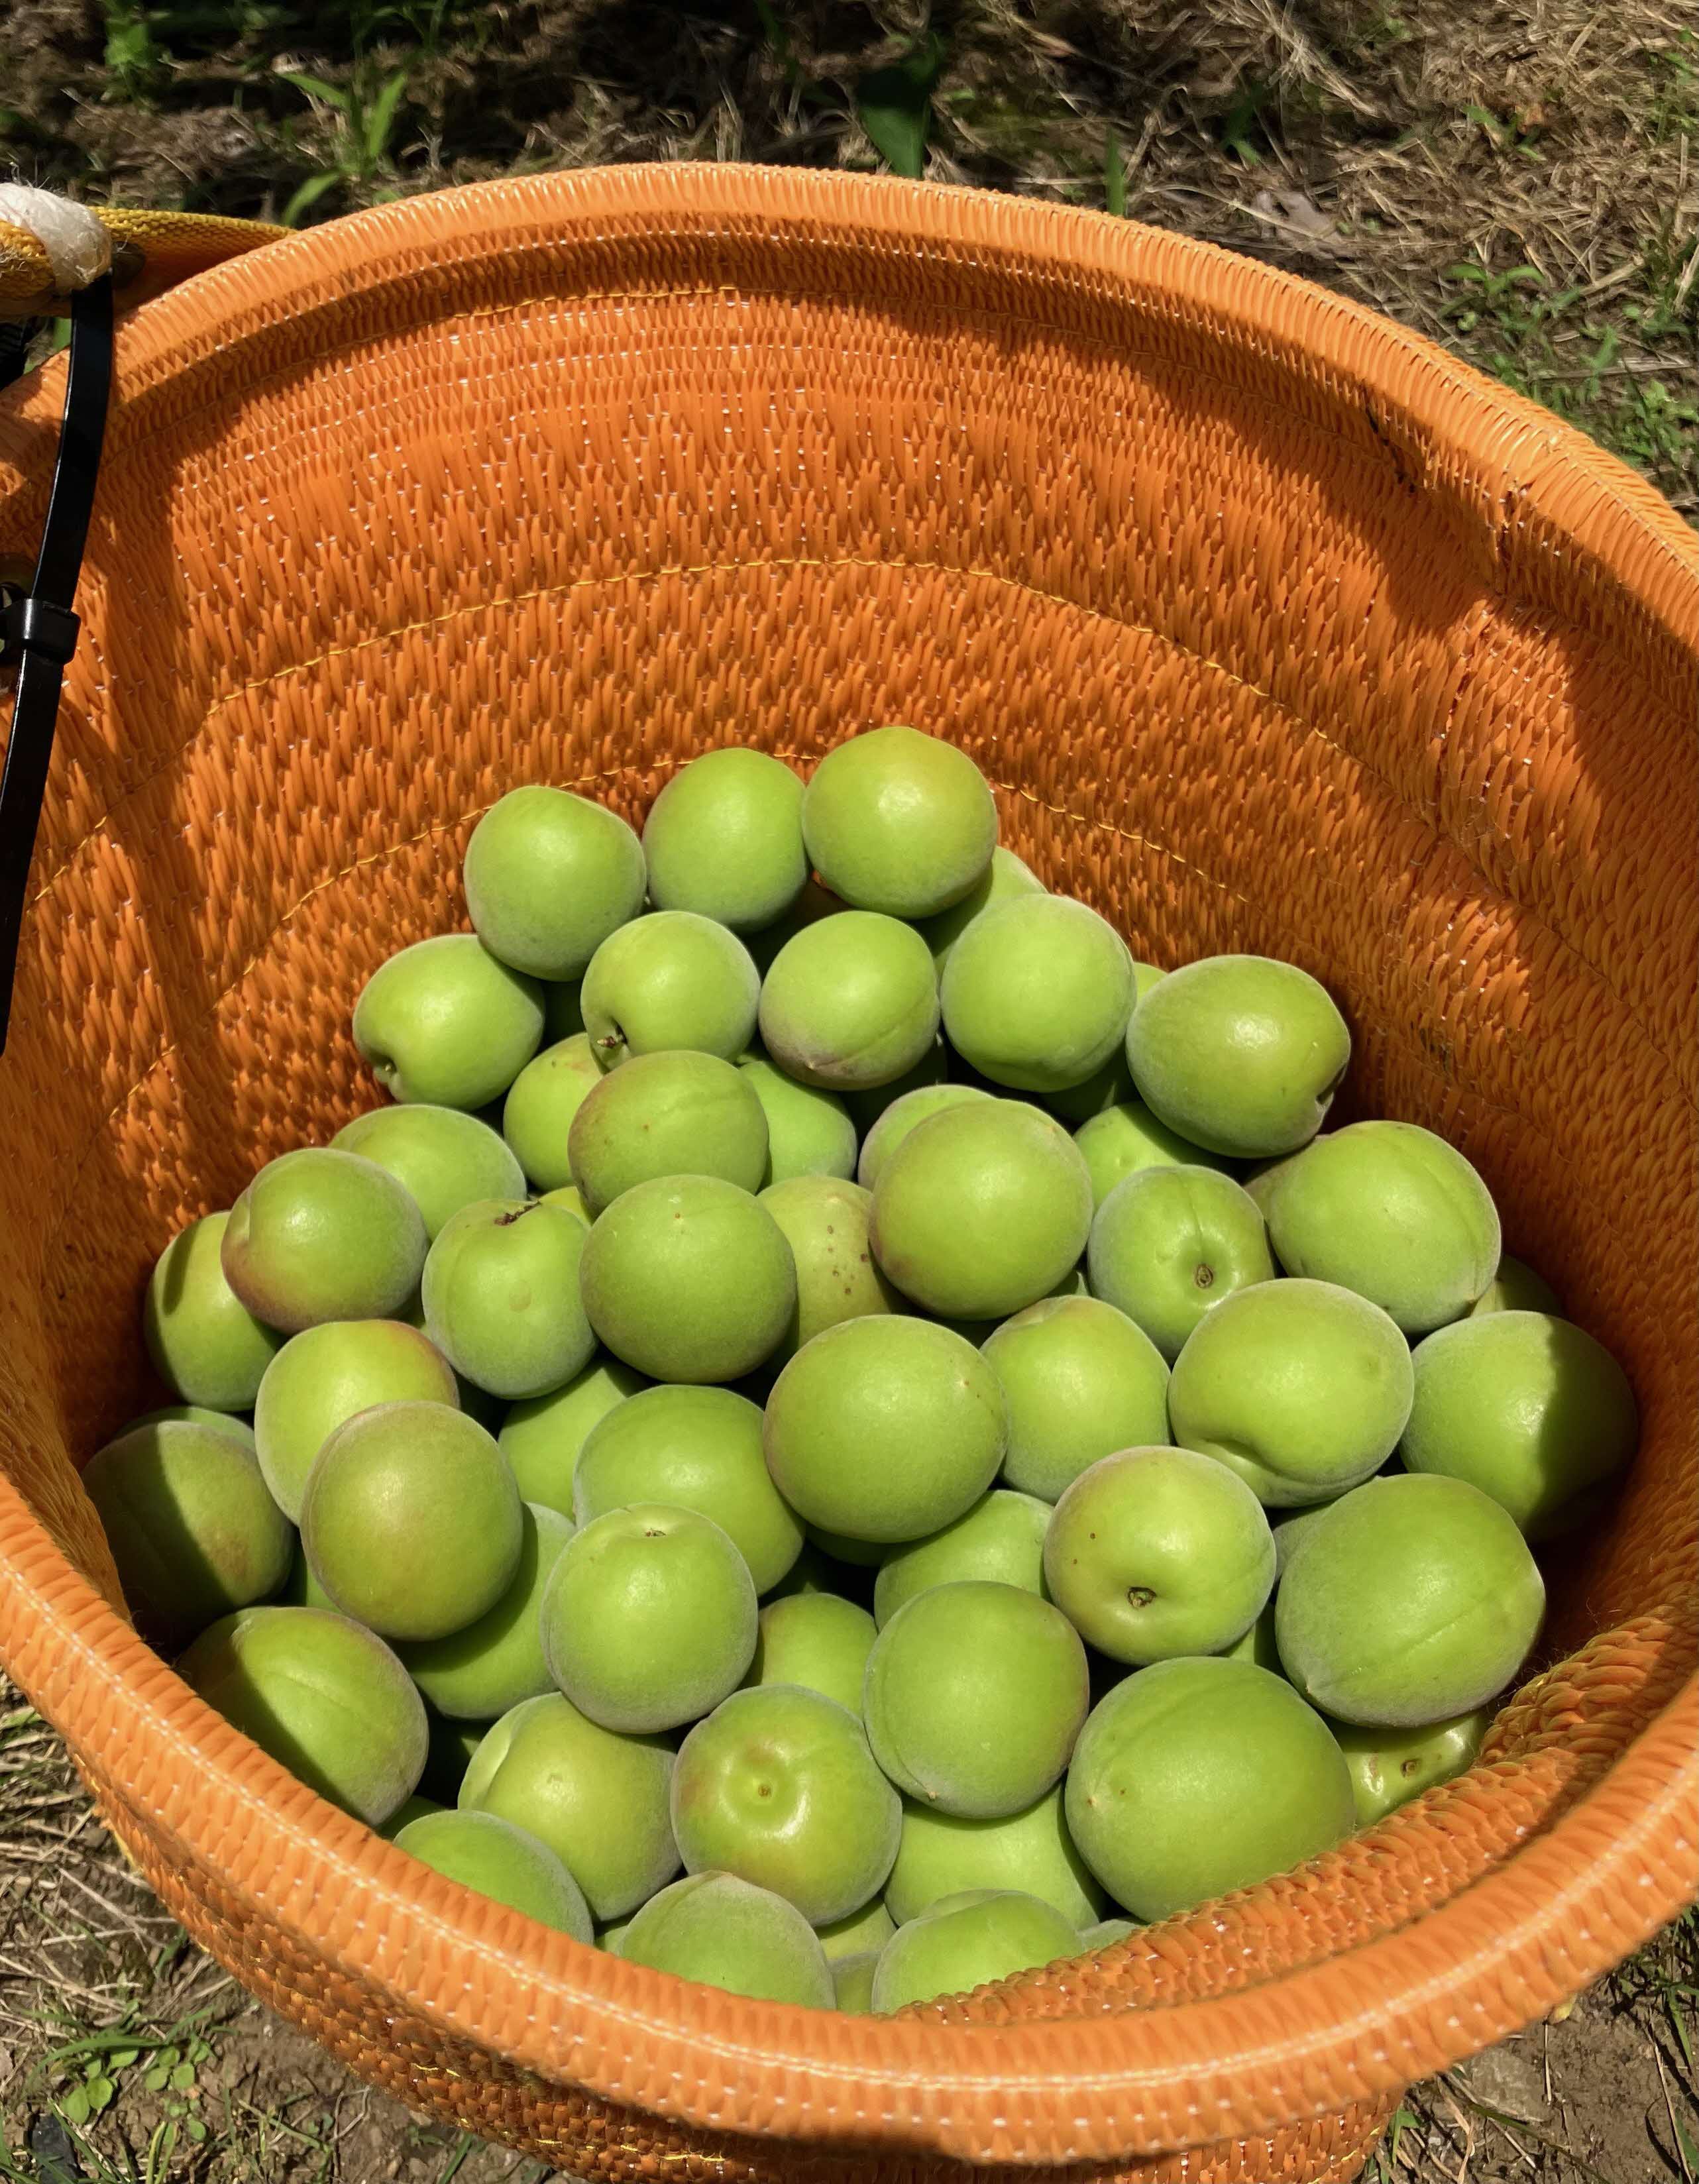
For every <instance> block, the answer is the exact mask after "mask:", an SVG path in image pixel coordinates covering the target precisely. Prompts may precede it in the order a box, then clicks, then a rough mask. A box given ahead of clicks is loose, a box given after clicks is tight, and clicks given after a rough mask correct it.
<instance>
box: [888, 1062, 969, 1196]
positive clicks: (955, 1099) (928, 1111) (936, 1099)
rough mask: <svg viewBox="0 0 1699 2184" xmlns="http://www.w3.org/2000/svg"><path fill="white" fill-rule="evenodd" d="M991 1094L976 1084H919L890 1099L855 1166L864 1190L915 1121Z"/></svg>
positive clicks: (921, 1120)
mask: <svg viewBox="0 0 1699 2184" xmlns="http://www.w3.org/2000/svg"><path fill="white" fill-rule="evenodd" d="M992 1097H993V1095H992V1094H990V1093H989V1092H987V1091H984V1090H983V1089H981V1088H980V1087H979V1086H978V1085H977V1084H917V1085H916V1087H915V1089H913V1091H911V1092H905V1093H904V1094H903V1095H902V1097H901V1098H900V1100H893V1101H892V1102H891V1104H890V1106H888V1107H887V1108H886V1109H885V1111H884V1112H883V1114H882V1115H881V1116H880V1117H879V1118H878V1120H877V1122H876V1123H874V1124H873V1127H872V1129H870V1130H869V1131H868V1133H867V1135H866V1139H865V1140H864V1141H863V1143H862V1146H861V1159H860V1161H859V1162H858V1163H857V1166H856V1169H855V1180H856V1181H857V1182H858V1183H859V1184H861V1188H862V1189H863V1190H872V1188H873V1185H874V1184H876V1183H877V1181H878V1180H879V1173H880V1171H881V1169H882V1168H883V1167H884V1165H885V1162H887V1161H888V1159H889V1158H890V1156H891V1155H892V1154H893V1153H894V1151H896V1149H897V1147H898V1146H899V1145H900V1144H901V1143H902V1141H903V1139H905V1137H907V1135H908V1134H909V1132H910V1131H911V1129H913V1128H914V1127H915V1125H916V1123H923V1122H925V1120H926V1118H927V1116H928V1115H938V1114H941V1113H942V1112H944V1109H945V1108H946V1107H962V1106H968V1105H970V1104H971V1103H972V1101H973V1100H989V1099H990V1098H992Z"/></svg>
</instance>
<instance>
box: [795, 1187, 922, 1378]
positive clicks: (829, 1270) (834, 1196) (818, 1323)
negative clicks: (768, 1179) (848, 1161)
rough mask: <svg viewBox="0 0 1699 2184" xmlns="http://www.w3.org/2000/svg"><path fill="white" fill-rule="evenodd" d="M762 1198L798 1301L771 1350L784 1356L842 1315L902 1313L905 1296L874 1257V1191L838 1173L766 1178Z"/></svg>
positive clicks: (839, 1318) (832, 1324)
mask: <svg viewBox="0 0 1699 2184" xmlns="http://www.w3.org/2000/svg"><path fill="white" fill-rule="evenodd" d="M760 1204H761V1205H762V1206H765V1207H766V1210H767V1212H769V1213H770V1214H772V1217H773V1219H774V1220H775V1221H776V1222H777V1223H778V1225H779V1227H780V1229H782V1230H783V1233H784V1239H785V1241H786V1242H787V1243H788V1245H790V1253H791V1258H792V1261H793V1262H794V1265H795V1268H796V1304H795V1307H794V1310H793V1312H792V1313H791V1317H790V1322H789V1324H788V1326H787V1328H786V1329H785V1331H784V1334H783V1336H782V1337H781V1338H780V1340H779V1343H778V1346H777V1349H776V1350H775V1351H774V1352H773V1356H774V1357H775V1359H776V1360H777V1361H778V1362H781V1363H783V1361H784V1360H785V1359H786V1358H788V1357H794V1356H795V1354H796V1352H797V1351H799V1350H800V1349H801V1347H802V1346H803V1345H804V1343H805V1342H811V1341H813V1340H814V1338H815V1336H816V1334H822V1333H823V1332H824V1330H825V1329H827V1328H828V1327H836V1326H837V1325H838V1323H839V1321H840V1320H845V1319H861V1318H866V1317H867V1316H868V1315H869V1314H870V1313H878V1312H900V1311H901V1309H902V1300H901V1298H900V1297H899V1296H898V1295H897V1293H896V1291H895V1290H894V1289H893V1288H892V1287H891V1285H890V1284H889V1283H888V1281H887V1280H886V1279H885V1278H884V1276H883V1274H882V1273H880V1271H879V1269H878V1267H877V1265H876V1264H875V1262H874V1259H873V1246H872V1241H871V1240H870V1238H869V1235H868V1222H869V1217H870V1216H871V1215H872V1209H873V1200H872V1193H871V1192H870V1191H866V1190H862V1188H861V1185H860V1184H854V1183H846V1182H843V1181H840V1180H839V1178H837V1177H836V1176H827V1175H799V1176H794V1177H793V1178H791V1180H790V1181H789V1182H788V1183H774V1184H769V1185H768V1186H767V1188H766V1190H764V1191H763V1192H762V1193H761V1195H760Z"/></svg>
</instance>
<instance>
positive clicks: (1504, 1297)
mask: <svg viewBox="0 0 1699 2184" xmlns="http://www.w3.org/2000/svg"><path fill="white" fill-rule="evenodd" d="M1488 1312H1551V1313H1552V1314H1553V1315H1554V1317H1555V1316H1557V1315H1558V1314H1561V1312H1563V1306H1562V1304H1561V1303H1560V1302H1559V1301H1558V1296H1557V1290H1554V1289H1553V1288H1552V1286H1551V1283H1550V1282H1548V1281H1547V1280H1546V1277H1545V1276H1544V1275H1543V1274H1537V1273H1535V1271H1534V1269H1533V1268H1532V1267H1530V1266H1526V1265H1524V1262H1522V1261H1521V1260H1520V1259H1512V1256H1510V1254H1509V1252H1508V1251H1501V1253H1500V1254H1499V1262H1498V1272H1497V1273H1496V1274H1495V1275H1494V1276H1493V1278H1492V1279H1491V1280H1490V1282H1489V1283H1488V1284H1487V1285H1486V1287H1485V1289H1484V1290H1482V1291H1481V1293H1480V1295H1479V1296H1478V1297H1477V1298H1476V1299H1475V1301H1474V1302H1473V1304H1472V1305H1471V1306H1470V1307H1469V1317H1470V1318H1472V1319H1480V1318H1485V1315H1486V1314H1487V1313H1488Z"/></svg>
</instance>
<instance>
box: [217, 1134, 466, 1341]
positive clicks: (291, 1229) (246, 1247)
mask: <svg viewBox="0 0 1699 2184" xmlns="http://www.w3.org/2000/svg"><path fill="white" fill-rule="evenodd" d="M426 1241H427V1240H426V1234H425V1222H424V1218H423V1217H422V1216H421V1213H420V1211H419V1208H418V1207H417V1206H415V1204H414V1202H413V1199H412V1195H411V1194H410V1193H409V1191H407V1190H405V1189H404V1187H403V1186H402V1185H401V1184H398V1182H397V1181H396V1179H395V1178H394V1177H393V1175H391V1174H389V1173H387V1170H385V1169H383V1168H381V1167H378V1166H377V1165H376V1162H372V1161H369V1160H362V1159H361V1158H360V1156H359V1154H358V1153H340V1152H332V1151H331V1150H330V1148H329V1147H328V1146H317V1145H305V1146H303V1147H302V1148H301V1150H300V1151H298V1152H292V1153H283V1154H281V1155H280V1156H279V1157H278V1158H277V1159H276V1160H274V1161H268V1162H266V1164H265V1167H263V1168H261V1169H260V1171H259V1174H258V1175H256V1176H255V1177H254V1178H253V1182H252V1183H250V1184H248V1188H247V1190H244V1191H243V1192H242V1195H241V1197H240V1198H238V1199H237V1201H236V1204H235V1205H234V1206H232V1207H231V1211H230V1215H229V1217H228V1219H227V1220H226V1223H225V1229H224V1234H223V1237H222V1238H221V1240H220V1245H219V1262H220V1266H221V1267H222V1268H223V1269H224V1278H225V1279H226V1281H227V1282H228V1283H229V1284H230V1286H231V1289H232V1290H235V1292H236V1294H237V1296H238V1297H239V1298H240V1299H241V1301H242V1303H243V1305H245V1306H246V1307H247V1308H248V1311H249V1312H252V1313H253V1317H254V1318H256V1319H261V1320H264V1321H265V1324H266V1325H267V1326H268V1327H276V1328H281V1329H282V1331H283V1332H284V1334H299V1332H300V1331H301V1329H303V1328H304V1327H316V1326H318V1325H319V1324H320V1323H321V1322H322V1321H325V1320H327V1319H389V1318H393V1316H394V1315H395V1314H396V1313H397V1312H399V1311H400V1309H401V1307H403V1306H404V1305H405V1304H406V1302H407V1301H408V1300H409V1297H411V1295H413V1292H414V1291H415V1290H416V1289H417V1288H418V1286H419V1277H420V1274H421V1273H422V1271H423V1269H424V1266H425V1252H426Z"/></svg>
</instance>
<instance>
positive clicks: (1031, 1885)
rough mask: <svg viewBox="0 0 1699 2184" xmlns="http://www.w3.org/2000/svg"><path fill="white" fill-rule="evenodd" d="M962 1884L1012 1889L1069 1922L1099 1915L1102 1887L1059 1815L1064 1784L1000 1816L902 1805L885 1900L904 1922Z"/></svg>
mask: <svg viewBox="0 0 1699 2184" xmlns="http://www.w3.org/2000/svg"><path fill="white" fill-rule="evenodd" d="M967 1888H1014V1889H1018V1890H1019V1891H1020V1892H1021V1893H1022V1895H1026V1896H1036V1897H1038V1898H1039V1901H1040V1902H1041V1903H1049V1904H1052V1905H1054V1906H1055V1908H1056V1909H1057V1910H1058V1911H1060V1912H1061V1915H1062V1916H1063V1918H1064V1919H1067V1922H1068V1924H1069V1925H1071V1926H1085V1925H1089V1924H1090V1923H1091V1921H1092V1920H1093V1919H1100V1918H1101V1917H1102V1915H1103V1907H1104V1903H1105V1900H1106V1899H1105V1897H1104V1893H1103V1891H1102V1890H1101V1889H1100V1887H1099V1886H1098V1885H1097V1883H1096V1881H1095V1880H1093V1879H1092V1877H1091V1874H1090V1872H1089V1869H1088V1868H1087V1866H1086V1864H1085V1861H1084V1859H1083V1858H1081V1856H1080V1854H1079V1853H1078V1851H1077V1850H1076V1849H1075V1848H1074V1847H1073V1843H1072V1839H1071V1838H1070V1836H1069V1835H1068V1831H1067V1823H1066V1822H1065V1820H1064V1819H1063V1817H1062V1786H1061V1783H1060V1782H1058V1783H1057V1784H1056V1786H1055V1787H1054V1788H1053V1789H1050V1790H1047V1791H1045V1792H1044V1796H1043V1797H1040V1798H1039V1800H1038V1802H1037V1803H1036V1804H1032V1805H1028V1807H1027V1808H1025V1810H1024V1811H1022V1812H1018V1813H1009V1814H1005V1815H1004V1817H1003V1818H1002V1819H994V1820H966V1819H958V1818H957V1817H956V1816H955V1814H950V1813H940V1812H936V1811H934V1810H933V1808H931V1807H930V1806H927V1805H920V1804H916V1803H915V1802H914V1801H913V1800H912V1799H910V1800H909V1801H908V1802H906V1803H905V1805H904V1807H903V1831H902V1838H901V1840H900V1842H899V1843H898V1845H897V1862H896V1864H894V1866H893V1867H892V1868H891V1877H890V1879H889V1880H888V1881H887V1882H886V1883H885V1903H886V1904H887V1906H888V1908H889V1911H890V1914H891V1916H892V1918H894V1919H895V1920H896V1922H897V1924H898V1925H907V1923H908V1921H909V1920H910V1919H918V1918H919V1917H920V1916H921V1915H922V1913H923V1912H926V1911H929V1910H930V1909H931V1908H932V1907H933V1904H934V1903H938V1902H939V1900H940V1898H942V1897H946V1896H955V1895H958V1894H960V1893H961V1891H962V1890H963V1889H967Z"/></svg>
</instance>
